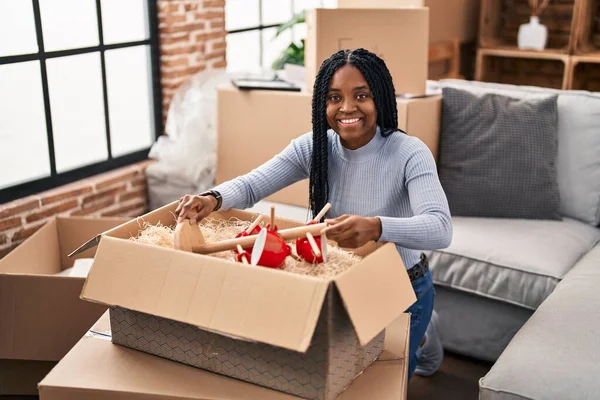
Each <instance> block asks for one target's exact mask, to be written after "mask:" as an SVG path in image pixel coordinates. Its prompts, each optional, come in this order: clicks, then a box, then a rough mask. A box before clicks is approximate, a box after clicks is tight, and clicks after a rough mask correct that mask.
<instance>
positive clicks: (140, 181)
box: [131, 176, 146, 187]
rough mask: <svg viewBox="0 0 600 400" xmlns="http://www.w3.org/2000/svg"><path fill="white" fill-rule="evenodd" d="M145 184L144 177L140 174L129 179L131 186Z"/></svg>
mask: <svg viewBox="0 0 600 400" xmlns="http://www.w3.org/2000/svg"><path fill="white" fill-rule="evenodd" d="M138 186H146V177H145V176H142V177H139V178H135V179H133V180H132V181H131V187H138Z"/></svg>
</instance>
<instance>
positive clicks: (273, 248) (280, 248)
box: [258, 225, 292, 268]
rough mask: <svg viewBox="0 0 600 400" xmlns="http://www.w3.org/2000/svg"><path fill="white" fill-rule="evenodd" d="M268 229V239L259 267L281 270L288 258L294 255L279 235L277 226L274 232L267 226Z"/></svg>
mask: <svg viewBox="0 0 600 400" xmlns="http://www.w3.org/2000/svg"><path fill="white" fill-rule="evenodd" d="M266 229H267V238H266V240H265V247H264V249H263V252H262V254H261V256H260V259H259V260H258V265H260V266H263V267H268V268H281V267H283V264H284V263H285V259H286V258H287V256H289V255H290V254H292V249H291V247H290V246H289V245H288V244H287V243H286V242H285V241H284V240H283V239H282V238H281V236H279V234H278V233H277V226H275V229H274V230H271V229H269V225H267V228H266Z"/></svg>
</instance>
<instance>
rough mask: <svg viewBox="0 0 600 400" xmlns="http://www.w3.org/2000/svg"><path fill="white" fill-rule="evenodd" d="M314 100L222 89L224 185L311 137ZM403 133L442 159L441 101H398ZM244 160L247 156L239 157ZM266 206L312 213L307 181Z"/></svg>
mask: <svg viewBox="0 0 600 400" xmlns="http://www.w3.org/2000/svg"><path fill="white" fill-rule="evenodd" d="M311 101H312V94H310V93H307V92H277V91H269V90H253V91H241V90H237V89H236V88H234V87H221V88H219V89H218V93H217V171H216V181H217V183H222V182H225V181H227V180H230V179H233V178H236V177H238V176H240V175H244V174H247V173H248V172H250V171H252V170H253V169H254V168H256V167H258V166H260V165H261V164H263V163H264V162H266V161H268V160H269V159H271V158H272V157H274V156H275V155H277V154H278V153H279V152H280V151H282V150H283V149H284V148H285V147H286V146H287V145H288V144H289V143H290V141H291V140H293V139H295V138H297V137H298V136H300V135H302V134H304V133H306V132H310V131H311V130H312V124H311ZM397 103H398V127H399V128H400V129H402V130H404V131H406V132H407V133H408V134H409V135H412V136H416V137H418V138H419V139H421V140H422V141H423V142H424V143H425V144H426V145H427V146H428V147H429V149H430V150H431V152H432V153H433V155H434V156H435V157H437V154H438V146H439V132H440V118H441V107H442V97H441V96H430V97H424V98H413V99H405V98H398V99H397ZM240 154H243V156H240ZM266 200H269V201H273V202H276V203H281V204H289V205H294V206H300V207H308V180H304V181H302V182H298V183H295V184H294V185H291V186H289V187H287V188H285V189H283V190H281V191H279V192H277V193H275V194H273V195H272V196H269V197H268V198H267V199H266Z"/></svg>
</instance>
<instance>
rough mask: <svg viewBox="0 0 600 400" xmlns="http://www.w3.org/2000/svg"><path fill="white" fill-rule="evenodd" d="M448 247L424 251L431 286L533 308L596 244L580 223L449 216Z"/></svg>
mask: <svg viewBox="0 0 600 400" xmlns="http://www.w3.org/2000/svg"><path fill="white" fill-rule="evenodd" d="M452 221H453V237H452V244H451V245H450V247H448V248H447V249H444V250H439V251H432V252H428V256H429V257H430V260H431V261H430V265H431V270H432V274H433V278H434V282H435V283H436V284H438V285H443V286H447V287H451V288H454V289H457V290H462V291H465V292H470V293H474V294H477V295H479V296H484V297H488V298H492V299H496V300H500V301H504V302H507V303H511V304H515V305H518V306H521V307H525V308H528V309H536V308H537V307H538V306H539V305H540V304H541V303H542V302H543V301H544V300H545V299H546V297H548V295H549V294H550V293H552V291H553V290H554V288H555V287H556V285H557V284H558V282H559V281H560V280H561V279H562V278H563V277H564V276H565V274H566V273H567V272H568V271H569V270H570V269H571V267H572V266H573V265H574V264H575V263H576V262H577V260H579V258H580V257H582V256H583V255H584V254H585V253H587V252H588V251H589V250H590V249H591V248H592V247H593V246H594V245H595V244H596V243H598V242H599V241H600V229H598V228H594V227H591V226H589V225H588V224H585V223H582V222H580V221H577V220H574V219H569V218H565V219H564V220H562V221H550V220H518V219H498V218H473V217H453V219H452Z"/></svg>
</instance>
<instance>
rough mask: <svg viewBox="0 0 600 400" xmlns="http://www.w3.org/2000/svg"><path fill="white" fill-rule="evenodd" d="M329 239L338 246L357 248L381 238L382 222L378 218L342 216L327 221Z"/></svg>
mask: <svg viewBox="0 0 600 400" xmlns="http://www.w3.org/2000/svg"><path fill="white" fill-rule="evenodd" d="M325 223H327V225H329V226H328V227H327V228H325V233H326V234H327V238H328V239H331V240H334V241H335V242H337V244H338V246H340V247H346V248H351V249H354V248H357V247H360V246H363V245H365V244H366V243H368V242H369V241H371V240H373V241H377V240H378V239H379V237H380V236H381V220H380V219H379V218H377V217H369V218H367V217H359V216H357V215H348V214H345V215H342V216H341V217H338V218H335V219H326V220H325Z"/></svg>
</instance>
